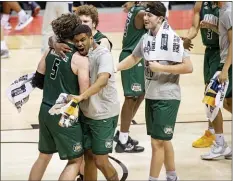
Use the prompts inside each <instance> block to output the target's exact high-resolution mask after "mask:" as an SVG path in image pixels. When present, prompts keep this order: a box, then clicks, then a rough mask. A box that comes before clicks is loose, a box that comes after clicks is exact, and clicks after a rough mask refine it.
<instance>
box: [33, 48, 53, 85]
mask: <svg viewBox="0 0 233 181" xmlns="http://www.w3.org/2000/svg"><path fill="white" fill-rule="evenodd" d="M48 53H49V50H47V51H46V52H45V53H44V55H43V56H42V58H41V60H40V62H39V64H38V66H37V70H36V73H35V76H34V77H33V79H32V86H33V87H37V88H39V89H43V88H44V77H45V70H46V63H45V58H46V56H47V55H48Z"/></svg>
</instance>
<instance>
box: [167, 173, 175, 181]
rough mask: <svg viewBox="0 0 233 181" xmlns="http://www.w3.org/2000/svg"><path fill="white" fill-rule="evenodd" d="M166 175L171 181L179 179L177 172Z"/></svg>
mask: <svg viewBox="0 0 233 181" xmlns="http://www.w3.org/2000/svg"><path fill="white" fill-rule="evenodd" d="M166 175H167V178H169V180H176V179H177V175H176V171H166Z"/></svg>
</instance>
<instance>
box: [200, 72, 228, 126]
mask: <svg viewBox="0 0 233 181" xmlns="http://www.w3.org/2000/svg"><path fill="white" fill-rule="evenodd" d="M219 74H220V71H218V72H216V73H215V74H214V76H213V78H212V79H211V80H210V83H209V84H208V86H207V88H206V91H205V96H204V99H203V103H205V104H206V114H207V119H208V120H210V121H211V122H212V121H213V120H214V119H215V118H216V116H217V114H218V111H219V109H220V108H222V107H223V102H224V98H225V95H226V92H227V88H228V85H229V81H228V80H227V81H226V82H224V83H223V84H220V83H219V81H218V75H219Z"/></svg>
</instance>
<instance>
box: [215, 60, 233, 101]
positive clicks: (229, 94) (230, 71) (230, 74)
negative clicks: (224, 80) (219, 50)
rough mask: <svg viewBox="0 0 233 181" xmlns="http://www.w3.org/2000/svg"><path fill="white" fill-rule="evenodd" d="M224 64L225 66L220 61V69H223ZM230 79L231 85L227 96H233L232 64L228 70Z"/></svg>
mask: <svg viewBox="0 0 233 181" xmlns="http://www.w3.org/2000/svg"><path fill="white" fill-rule="evenodd" d="M223 66H224V64H223V63H220V64H219V66H218V70H219V71H221V70H222V68H223ZM228 79H229V85H228V88H227V92H226V95H225V98H232V65H231V66H230V68H229V70H228Z"/></svg>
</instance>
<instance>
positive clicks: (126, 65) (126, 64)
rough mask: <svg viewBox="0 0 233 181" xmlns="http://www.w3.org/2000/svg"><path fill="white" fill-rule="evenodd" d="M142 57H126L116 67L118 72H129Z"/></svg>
mask: <svg viewBox="0 0 233 181" xmlns="http://www.w3.org/2000/svg"><path fill="white" fill-rule="evenodd" d="M141 58H142V57H137V56H135V55H132V54H131V55H130V56H128V57H126V58H125V59H124V60H122V61H121V62H120V63H119V64H118V65H117V67H116V69H117V71H121V70H127V69H130V68H132V67H133V66H134V65H136V64H137V63H138V62H139V61H140V60H141Z"/></svg>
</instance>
